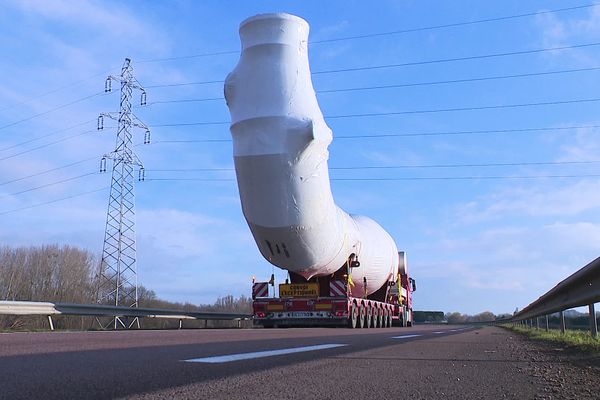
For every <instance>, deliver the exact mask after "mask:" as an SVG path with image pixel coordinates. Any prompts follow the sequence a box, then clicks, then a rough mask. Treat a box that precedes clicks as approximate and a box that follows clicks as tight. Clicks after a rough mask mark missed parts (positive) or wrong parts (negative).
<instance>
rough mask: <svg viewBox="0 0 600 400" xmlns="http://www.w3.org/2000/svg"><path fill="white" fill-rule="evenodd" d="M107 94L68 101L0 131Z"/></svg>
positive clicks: (4, 126)
mask: <svg viewBox="0 0 600 400" xmlns="http://www.w3.org/2000/svg"><path fill="white" fill-rule="evenodd" d="M108 94H110V93H104V92H98V93H94V94H91V95H89V96H85V97H82V98H79V99H77V100H73V101H70V102H68V103H65V104H61V105H60V106H57V107H54V108H51V109H49V110H46V111H43V112H41V113H37V114H34V115H31V116H29V117H27V118H23V119H20V120H18V121H14V122H11V123H9V124H6V125H2V126H0V130H2V129H6V128H9V127H11V126H15V125H17V124H20V123H22V122H27V121H31V120H32V119H34V118H37V117H41V116H43V115H47V114H50V113H52V112H54V111H58V110H60V109H63V108H66V107H69V106H72V105H73V104H77V103H80V102H82V101H85V100H88V99H91V98H93V97H96V96H101V95H108Z"/></svg>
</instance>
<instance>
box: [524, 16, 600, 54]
mask: <svg viewBox="0 0 600 400" xmlns="http://www.w3.org/2000/svg"><path fill="white" fill-rule="evenodd" d="M536 22H537V26H538V27H539V28H540V31H541V41H542V44H543V45H544V47H560V46H568V45H573V44H585V43H591V42H594V41H597V40H598V39H599V38H600V7H591V8H589V11H587V12H585V13H584V16H582V17H561V16H560V15H559V14H542V15H539V16H537V17H536ZM550 54H551V56H554V57H556V58H557V60H559V59H567V60H569V59H570V60H574V61H576V62H578V63H580V64H584V65H587V64H593V63H597V62H598V60H599V58H598V57H597V56H596V55H597V54H598V52H597V51H596V49H595V48H594V47H592V48H590V49H585V48H582V49H571V50H558V51H553V52H551V53H550Z"/></svg>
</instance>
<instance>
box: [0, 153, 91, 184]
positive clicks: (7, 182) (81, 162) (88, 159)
mask: <svg viewBox="0 0 600 400" xmlns="http://www.w3.org/2000/svg"><path fill="white" fill-rule="evenodd" d="M97 159H98V157H90V158H86V159H85V160H80V161H75V162H73V163H70V164H67V165H62V166H60V167H55V168H51V169H47V170H45V171H40V172H36V173H35V174H31V175H26V176H22V177H20V178H15V179H12V180H10V181H5V182H0V186H4V185H8V184H10V183H15V182H20V181H23V180H25V179H29V178H34V177H36V176H40V175H45V174H48V173H50V172H54V171H58V170H61V169H65V168H69V167H72V166H75V165H79V164H83V163H84V162H86V161H91V160H97Z"/></svg>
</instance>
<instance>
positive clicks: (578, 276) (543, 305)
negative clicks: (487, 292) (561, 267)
mask: <svg viewBox="0 0 600 400" xmlns="http://www.w3.org/2000/svg"><path fill="white" fill-rule="evenodd" d="M597 302H600V257H598V258H596V259H595V260H594V261H592V262H590V263H589V264H587V265H586V266H585V267H583V268H581V269H580V270H579V271H577V272H575V273H574V274H573V275H571V276H569V277H568V278H566V279H565V280H563V281H562V282H560V283H559V284H557V285H556V286H555V287H553V288H552V289H550V290H549V291H548V292H547V293H546V294H544V295H543V296H541V297H540V298H539V299H537V300H536V301H534V302H533V303H531V304H530V305H528V306H527V307H525V308H524V309H523V310H521V311H520V312H518V313H517V314H515V315H514V316H513V317H512V319H511V320H510V322H518V323H521V324H524V325H527V326H533V319H534V318H535V319H536V325H537V326H538V327H539V319H538V318H539V317H541V316H545V317H546V329H548V315H549V314H553V313H556V312H558V313H559V319H560V329H561V331H562V332H564V331H565V316H564V311H565V310H568V309H570V308H575V307H581V306H586V305H587V306H588V308H589V314H590V331H591V333H592V336H593V337H597V336H598V325H597V321H596V311H595V307H594V303H597Z"/></svg>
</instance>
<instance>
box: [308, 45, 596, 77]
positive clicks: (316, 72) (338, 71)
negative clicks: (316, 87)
mask: <svg viewBox="0 0 600 400" xmlns="http://www.w3.org/2000/svg"><path fill="white" fill-rule="evenodd" d="M593 46H600V42H594V43H586V44H576V45H571V46H559V47H546V48H541V49H533V50H520V51H510V52H505V53H491V54H480V55H474V56H464V57H452V58H439V59H435V60H424V61H411V62H405V63H398V64H384V65H371V66H365V67H353V68H341V69H330V70H323V71H315V72H313V73H312V75H322V74H333V73H340V72H353V71H367V70H375V69H385V68H399V67H408V66H414V65H427V64H438V63H447V62H455V61H468V60H480V59H486V58H495V57H508V56H516V55H524V54H535V53H543V52H547V51H558V50H569V49H579V48H585V47H593Z"/></svg>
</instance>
